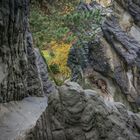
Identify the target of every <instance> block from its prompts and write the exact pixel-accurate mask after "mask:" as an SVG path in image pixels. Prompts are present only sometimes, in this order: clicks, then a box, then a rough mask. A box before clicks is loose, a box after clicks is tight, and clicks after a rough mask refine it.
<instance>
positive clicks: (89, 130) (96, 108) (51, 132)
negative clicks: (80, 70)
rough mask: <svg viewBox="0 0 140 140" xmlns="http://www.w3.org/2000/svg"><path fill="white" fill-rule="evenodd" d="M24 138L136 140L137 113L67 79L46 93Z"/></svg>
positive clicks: (139, 130) (139, 118)
mask: <svg viewBox="0 0 140 140" xmlns="http://www.w3.org/2000/svg"><path fill="white" fill-rule="evenodd" d="M26 139H27V140H31V139H33V140H46V139H47V140H113V139H115V140H139V139H140V115H138V114H134V113H132V112H130V111H127V110H126V107H125V106H124V105H123V104H121V103H117V102H113V101H112V102H111V101H108V100H105V99H104V98H102V97H101V96H99V94H98V93H97V92H96V91H94V90H83V89H82V88H81V87H80V86H79V85H78V84H77V83H71V82H68V83H66V84H65V85H63V86H62V87H60V88H59V92H58V93H55V94H53V93H52V94H49V106H48V108H47V110H46V111H45V112H44V113H43V114H42V116H41V117H40V119H39V120H38V122H37V124H36V127H35V128H34V129H32V131H31V132H30V133H29V134H28V135H27V138H26Z"/></svg>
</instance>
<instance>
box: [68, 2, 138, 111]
mask: <svg viewBox="0 0 140 140" xmlns="http://www.w3.org/2000/svg"><path fill="white" fill-rule="evenodd" d="M113 10H114V12H113V13H112V14H111V16H109V17H107V19H106V20H105V21H104V23H103V24H102V27H101V29H102V32H99V34H98V35H97V37H96V38H95V39H93V40H92V41H90V42H88V43H87V45H86V51H85V45H83V49H82V51H83V52H84V53H76V52H74V53H72V51H73V49H75V47H72V49H71V51H70V57H69V60H68V64H69V66H70V68H71V69H72V71H74V69H73V67H71V66H73V65H75V66H76V65H77V64H76V63H75V62H74V61H71V60H72V58H73V60H74V58H75V56H76V58H80V57H82V58H86V59H85V60H86V61H82V62H81V60H80V59H79V60H77V61H78V62H79V65H80V68H81V69H82V72H81V73H82V75H83V79H85V80H86V82H85V83H84V84H83V85H85V86H86V87H87V85H88V86H90V88H92V87H94V88H95V87H97V88H99V87H98V85H97V84H95V83H97V82H96V81H98V79H102V80H105V81H106V83H107V86H108V87H107V88H108V92H109V93H111V94H112V96H113V98H114V99H115V100H116V101H120V102H123V103H125V105H126V106H128V108H130V109H134V108H135V109H136V108H138V104H139V103H138V102H139V101H138V99H139V98H140V92H139V91H140V89H139V88H140V87H139V83H140V72H139V71H140V70H139V67H140V54H139V53H140V38H139V36H140V28H139V17H140V16H139V12H140V6H139V4H138V1H132V0H115V1H114V3H113ZM134 15H135V16H134ZM77 52H78V51H77ZM79 52H81V50H79ZM81 54H82V56H81ZM83 56H84V57H83ZM87 60H88V61H87ZM81 63H84V64H82V65H81ZM71 64H72V65H71ZM85 64H88V65H85ZM83 65H84V66H86V67H84V68H83ZM81 69H80V70H79V71H81ZM77 73H79V72H77ZM74 76H76V74H75V73H73V77H74ZM84 77H85V78H84ZM72 80H73V79H72ZM77 80H78V78H77ZM75 81H76V80H75ZM136 110H137V109H136Z"/></svg>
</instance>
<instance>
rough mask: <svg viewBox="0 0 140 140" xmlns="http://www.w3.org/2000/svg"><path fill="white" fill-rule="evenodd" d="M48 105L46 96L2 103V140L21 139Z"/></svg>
mask: <svg viewBox="0 0 140 140" xmlns="http://www.w3.org/2000/svg"><path fill="white" fill-rule="evenodd" d="M46 107H47V98H46V97H28V98H25V99H23V100H22V101H16V102H13V101H12V102H9V103H4V104H0V140H21V139H24V138H25V136H26V133H27V132H28V131H30V130H31V129H32V128H33V127H34V126H35V124H36V121H37V120H38V119H39V117H40V116H41V114H42V112H43V111H44V110H45V109H46Z"/></svg>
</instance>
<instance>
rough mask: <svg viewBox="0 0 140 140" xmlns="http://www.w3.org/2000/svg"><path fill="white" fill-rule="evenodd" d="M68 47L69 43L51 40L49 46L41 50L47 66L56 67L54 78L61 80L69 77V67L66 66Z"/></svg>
mask: <svg viewBox="0 0 140 140" xmlns="http://www.w3.org/2000/svg"><path fill="white" fill-rule="evenodd" d="M70 47H71V44H67V43H64V42H56V41H51V43H50V45H49V47H47V49H46V50H43V51H42V52H43V55H44V57H45V59H46V60H47V63H48V65H49V67H51V66H57V67H58V69H59V72H58V73H55V78H58V79H59V80H62V81H64V80H66V79H67V78H69V77H70V69H69V68H68V67H67V59H68V53H69V49H70Z"/></svg>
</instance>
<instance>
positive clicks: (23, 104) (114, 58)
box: [0, 0, 140, 140]
mask: <svg viewBox="0 0 140 140" xmlns="http://www.w3.org/2000/svg"><path fill="white" fill-rule="evenodd" d="M28 6H29V1H28V0H18V1H16V0H1V1H0V46H1V47H0V102H1V103H0V140H93V139H94V140H113V139H115V140H139V139H140V115H139V114H138V113H133V112H131V111H128V110H127V108H126V106H127V107H128V108H130V109H132V110H134V109H137V107H136V103H135V102H139V101H138V100H136V98H137V99H138V97H139V95H140V94H139V82H140V81H139V80H140V79H139V76H140V73H139V66H140V62H139V58H140V54H139V53H140V52H139V47H140V45H139V43H140V39H139V36H136V34H137V35H139V34H140V32H139V16H137V17H134V16H133V15H134V13H135V14H136V15H139V7H140V5H139V0H136V1H132V0H121V1H119V0H116V1H115V3H114V7H115V11H116V12H115V14H114V15H113V16H111V17H109V18H108V19H107V20H106V21H105V22H104V24H103V25H102V33H101V34H99V35H98V36H97V39H94V40H93V41H91V42H89V43H87V44H85V45H84V47H83V48H84V49H81V50H76V51H73V52H80V53H75V54H74V55H75V56H74V57H71V58H73V59H70V58H69V59H70V62H71V63H70V65H72V64H73V66H74V67H72V68H78V71H79V69H80V71H81V74H80V75H81V76H82V77H84V81H83V83H84V84H83V83H82V86H83V87H84V88H91V89H92V90H91V89H86V90H85V89H83V88H82V87H81V86H80V85H78V84H77V83H75V82H66V83H65V84H64V85H62V86H61V87H56V86H55V85H53V84H52V82H50V80H49V75H48V70H47V65H46V63H45V61H44V59H43V58H42V56H41V54H40V52H39V50H38V49H34V48H33V43H32V35H31V33H30V30H29V23H28V14H29V7H28ZM114 25H115V26H114ZM72 49H73V50H74V48H72ZM73 52H71V54H73ZM80 54H82V55H83V56H84V57H81V56H79V55H80ZM76 57H77V58H82V59H80V60H81V61H82V62H81V61H80V63H79V61H77V60H76V59H75V58H76ZM74 61H75V63H73V62H74ZM77 62H78V67H75V66H76V65H77ZM75 64H76V65H75ZM76 74H77V73H75V74H74V75H76ZM77 78H79V77H78V76H77V77H76V79H75V80H77ZM123 95H124V96H123ZM27 96H30V97H27ZM33 96H42V97H33ZM25 97H26V98H25ZM126 97H127V98H126ZM114 100H115V101H122V102H123V103H124V104H125V105H126V106H125V105H123V104H122V103H120V102H114ZM4 102H5V103H4ZM133 104H134V106H133ZM132 106H133V107H132ZM136 111H137V110H136Z"/></svg>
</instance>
